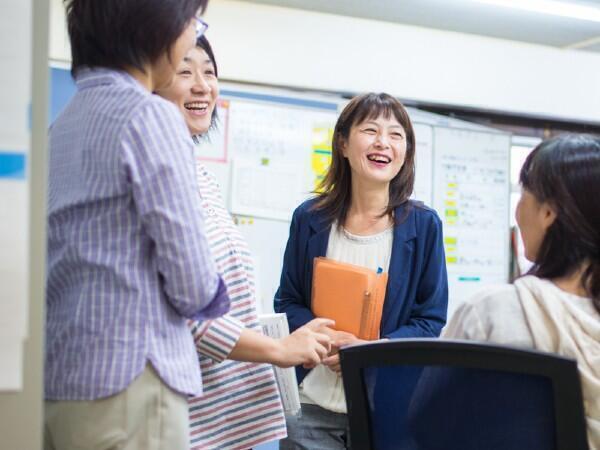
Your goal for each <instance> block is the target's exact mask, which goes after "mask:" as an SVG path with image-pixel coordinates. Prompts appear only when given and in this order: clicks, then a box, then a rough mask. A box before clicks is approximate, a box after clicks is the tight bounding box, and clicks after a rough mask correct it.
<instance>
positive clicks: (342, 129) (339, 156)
mask: <svg viewBox="0 0 600 450" xmlns="http://www.w3.org/2000/svg"><path fill="white" fill-rule="evenodd" d="M381 116H383V117H385V118H386V119H389V118H391V117H392V116H393V117H394V118H395V119H396V120H397V121H398V122H399V123H400V125H402V128H404V131H405V132H406V155H405V157H404V164H403V165H402V168H401V169H400V171H399V172H398V174H397V175H396V176H395V177H394V178H393V179H392V180H391V181H390V187H389V202H388V205H387V208H386V210H385V211H384V213H383V214H382V217H383V216H385V215H388V216H390V217H392V216H393V212H394V210H395V209H396V208H397V207H398V206H400V205H402V204H403V203H405V202H407V200H408V198H409V197H410V196H411V194H412V192H413V188H414V184H415V133H414V130H413V126H412V123H411V121H410V117H409V116H408V113H407V112H406V109H405V108H404V106H403V105H402V103H400V101H398V100H397V99H396V98H394V97H392V96H391V95H389V94H385V93H380V94H375V93H368V94H363V95H359V96H357V97H354V98H353V99H352V100H351V101H350V103H348V104H347V105H346V107H345V108H344V110H343V111H342V113H341V114H340V117H339V118H338V120H337V123H336V124H335V129H334V132H333V142H332V160H331V166H329V169H328V171H327V174H326V175H325V177H324V178H323V181H322V182H321V184H320V185H319V187H318V188H317V191H316V192H317V194H318V200H317V202H316V203H315V205H314V209H316V210H319V211H322V212H323V213H324V215H325V217H326V219H327V220H328V221H329V222H330V223H333V222H334V221H337V223H338V224H339V225H343V224H344V222H345V220H346V215H347V214H348V210H349V208H350V204H351V200H352V198H351V196H352V171H351V170H350V164H349V162H348V159H347V158H345V157H344V154H343V152H342V146H343V144H344V143H345V142H347V141H348V138H349V136H350V130H351V129H352V127H353V126H354V125H357V124H359V123H362V122H364V121H365V120H369V119H377V118H379V117H381ZM399 219H400V218H396V220H399Z"/></svg>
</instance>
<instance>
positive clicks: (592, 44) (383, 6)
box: [243, 0, 600, 53]
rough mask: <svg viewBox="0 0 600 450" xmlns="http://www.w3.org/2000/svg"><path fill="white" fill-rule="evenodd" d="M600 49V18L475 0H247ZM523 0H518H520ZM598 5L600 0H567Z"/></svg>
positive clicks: (539, 42) (502, 37)
mask: <svg viewBox="0 0 600 450" xmlns="http://www.w3.org/2000/svg"><path fill="white" fill-rule="evenodd" d="M243 1H248V2H254V3H263V4H268V5H277V6H283V7H288V8H298V9H305V10H310V11H318V12H325V13H331V14H338V15H345V16H352V17H362V18H366V19H373V20H383V21H387V22H396V23H403V24H409V25H416V26H422V27H428V28H436V29H440V30H448V31H457V32H461V33H471V34H478V35H483V36H491V37H496V38H501V39H510V40H515V41H523V42H530V43H536V44H542V45H548V46H552V47H560V48H578V49H581V50H587V51H595V52H599V53H600V22H593V21H586V20H577V19H570V18H563V17H558V16H553V15H548V14H541V13H533V12H528V11H522V10H518V9H512V8H503V7H500V6H492V5H488V4H482V3H478V2H476V1H472V0H243ZM515 1H516V2H518V1H519V0H515ZM562 3H570V4H579V5H585V6H593V7H597V8H598V9H599V10H600V0H562Z"/></svg>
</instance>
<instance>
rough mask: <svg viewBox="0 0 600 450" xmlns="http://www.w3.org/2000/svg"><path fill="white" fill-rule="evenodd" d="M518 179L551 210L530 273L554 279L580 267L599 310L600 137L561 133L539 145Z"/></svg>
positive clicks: (527, 160)
mask: <svg viewBox="0 0 600 450" xmlns="http://www.w3.org/2000/svg"><path fill="white" fill-rule="evenodd" d="M520 182H521V185H522V186H523V188H524V189H526V190H527V191H528V192H530V193H531V194H532V195H533V196H534V197H535V198H536V200H537V201H539V202H547V203H548V204H549V205H550V206H551V207H552V208H553V209H554V210H555V211H556V219H555V220H554V222H553V223H552V225H550V227H549V228H548V230H547V231H546V234H545V236H544V238H543V240H542V243H541V245H540V249H539V251H538V254H537V255H536V260H535V262H534V265H533V267H532V268H531V270H530V271H529V273H530V274H532V275H536V276H538V277H540V278H557V277H562V276H567V275H571V274H573V273H575V272H576V271H577V270H579V269H580V268H581V267H582V266H583V267H585V270H584V273H583V287H584V289H585V290H586V292H587V293H588V295H589V296H590V297H591V298H592V300H593V302H594V306H595V307H596V309H597V310H598V312H600V138H598V137H595V136H591V135H582V134H580V135H576V134H567V135H561V136H558V137H555V138H552V139H549V140H547V141H544V142H542V143H541V144H539V145H538V146H537V147H536V148H535V149H534V150H533V151H532V152H531V153H530V154H529V156H528V157H527V159H526V160H525V164H524V165H523V167H522V169H521V174H520Z"/></svg>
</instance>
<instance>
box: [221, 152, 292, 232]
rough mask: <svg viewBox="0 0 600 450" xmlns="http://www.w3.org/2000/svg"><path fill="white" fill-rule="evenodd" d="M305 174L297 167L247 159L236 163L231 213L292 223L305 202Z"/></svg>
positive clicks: (232, 183) (233, 175) (238, 160)
mask: <svg viewBox="0 0 600 450" xmlns="http://www.w3.org/2000/svg"><path fill="white" fill-rule="evenodd" d="M303 175H304V172H302V171H300V170H298V168H297V167H296V166H294V165H288V164H273V163H270V164H268V165H261V164H260V162H258V161H257V162H254V161H250V160H245V159H235V160H234V161H233V168H232V174H231V176H232V179H231V212H232V213H233V214H239V215H244V216H256V217H265V218H269V219H278V220H288V221H289V220H291V218H292V213H293V212H294V209H295V208H296V207H297V206H298V205H299V204H300V202H301V201H302V195H301V193H302V185H303Z"/></svg>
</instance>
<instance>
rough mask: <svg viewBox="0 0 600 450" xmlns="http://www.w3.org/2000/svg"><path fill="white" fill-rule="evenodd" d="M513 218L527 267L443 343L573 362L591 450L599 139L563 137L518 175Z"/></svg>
mask: <svg viewBox="0 0 600 450" xmlns="http://www.w3.org/2000/svg"><path fill="white" fill-rule="evenodd" d="M520 181H521V185H522V188H523V192H522V195H521V199H520V201H519V204H518V206H517V212H516V218H517V223H518V224H519V228H520V230H521V235H522V237H523V243H524V245H525V256H526V257H527V259H529V260H530V261H532V262H533V263H534V265H533V267H532V269H531V270H530V271H529V273H528V274H527V275H526V276H524V277H521V278H519V279H518V280H516V281H515V283H514V285H507V286H503V287H498V288H497V289H493V290H491V291H490V290H489V289H488V290H487V291H486V292H485V293H482V294H480V295H478V296H476V297H475V298H473V299H471V300H470V301H468V302H466V303H465V304H463V305H461V307H459V309H458V310H457V311H456V313H455V314H454V316H453V317H452V320H451V321H450V323H449V324H448V327H447V328H446V330H445V331H444V337H446V338H466V339H473V340H481V341H493V342H497V343H500V344H507V345H517V346H522V347H529V348H536V349H538V350H542V351H546V352H551V353H558V354H561V355H564V356H568V357H571V358H575V359H576V360H577V363H578V365H579V371H580V373H581V380H582V387H583V397H584V406H585V411H586V415H587V423H588V437H589V441H590V447H591V448H600V138H598V137H594V136H589V135H563V136H558V137H555V138H552V139H549V140H547V141H544V142H542V143H541V144H540V145H538V146H537V147H536V148H535V149H534V150H533V151H532V152H531V154H530V155H529V156H528V157H527V159H526V161H525V164H524V165H523V168H522V169H521V175H520Z"/></svg>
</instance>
